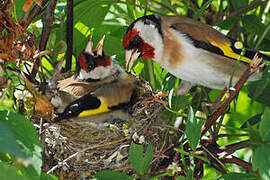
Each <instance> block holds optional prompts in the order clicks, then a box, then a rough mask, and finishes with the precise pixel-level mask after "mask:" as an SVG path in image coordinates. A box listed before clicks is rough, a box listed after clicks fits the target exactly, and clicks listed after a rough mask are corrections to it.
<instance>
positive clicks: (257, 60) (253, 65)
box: [201, 55, 262, 136]
mask: <svg viewBox="0 0 270 180" xmlns="http://www.w3.org/2000/svg"><path fill="white" fill-rule="evenodd" d="M261 61H262V59H261V58H258V56H257V55H256V56H255V57H254V58H253V60H252V62H251V63H250V65H249V67H248V69H247V70H246V71H245V72H244V74H243V75H242V77H241V78H240V79H239V81H238V82H237V83H236V85H235V86H234V90H232V91H230V94H229V97H228V98H227V99H226V101H225V102H224V103H223V104H222V106H221V107H220V108H218V109H217V111H215V112H214V114H213V115H212V116H211V117H210V118H209V119H208V120H207V121H206V123H205V124H204V126H203V128H202V133H201V136H203V135H204V134H205V133H206V131H207V130H208V129H209V128H210V127H211V126H212V125H213V124H214V123H215V122H216V120H217V119H218V118H219V117H220V115H222V114H223V113H224V112H225V110H226V109H227V108H228V106H229V105H230V103H231V102H232V100H233V99H234V98H235V97H236V95H237V94H238V93H239V91H240V89H241V88H242V87H243V85H244V83H245V82H246V81H247V80H248V78H249V76H250V75H252V74H253V73H254V72H255V71H256V70H257V69H258V68H259V64H260V63H261Z"/></svg>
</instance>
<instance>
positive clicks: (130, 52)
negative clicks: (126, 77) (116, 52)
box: [126, 49, 141, 71]
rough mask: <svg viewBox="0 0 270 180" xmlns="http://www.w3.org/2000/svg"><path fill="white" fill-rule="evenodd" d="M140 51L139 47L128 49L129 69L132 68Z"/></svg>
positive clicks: (127, 61) (127, 65)
mask: <svg viewBox="0 0 270 180" xmlns="http://www.w3.org/2000/svg"><path fill="white" fill-rule="evenodd" d="M140 54H141V53H140V51H139V50H138V49H132V50H126V68H127V69H128V71H130V70H131V68H132V66H133V64H134V62H135V61H136V59H137V58H138V57H139V56H140Z"/></svg>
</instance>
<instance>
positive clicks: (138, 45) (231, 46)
mask: <svg viewBox="0 0 270 180" xmlns="http://www.w3.org/2000/svg"><path fill="white" fill-rule="evenodd" d="M123 47H124V49H125V50H126V59H125V60H126V67H127V68H128V70H130V69H131V68H132V66H133V64H134V62H135V61H136V59H137V58H139V57H140V58H142V59H153V60H154V61H156V62H157V63H158V64H160V66H161V67H162V68H164V69H166V70H167V71H168V72H170V73H171V74H173V75H174V76H176V77H178V78H180V79H182V81H181V84H180V87H179V89H178V91H177V92H176V94H178V95H179V94H186V93H187V92H188V91H189V89H190V88H191V87H192V86H194V85H202V86H205V87H208V88H212V89H223V88H225V87H228V86H229V85H230V77H231V76H232V74H233V71H234V69H235V68H234V67H236V71H235V72H234V75H233V78H232V82H231V85H234V84H235V83H236V82H237V81H238V79H239V78H240V76H241V75H242V74H243V72H244V71H245V70H246V69H247V68H248V64H249V63H250V62H251V60H252V59H253V57H254V55H255V54H256V53H258V55H259V56H260V57H263V58H264V59H265V60H270V57H268V56H266V55H263V54H261V53H259V52H257V51H254V50H251V49H249V48H247V47H245V50H246V51H245V54H244V56H243V57H241V59H240V62H239V64H237V63H236V60H237V59H238V58H239V56H240V53H241V52H242V49H243V47H244V45H243V44H242V43H241V42H239V41H236V40H233V39H230V38H229V37H227V36H225V35H223V34H222V33H220V32H218V31H217V30H215V29H214V28H212V27H211V26H209V25H206V24H204V23H201V22H199V21H195V20H193V19H190V18H187V17H183V16H166V15H148V16H143V17H140V18H138V19H137V20H135V21H134V22H133V23H131V25H130V26H129V27H128V29H127V31H126V33H125V35H124V38H123ZM261 74H262V73H261V72H256V73H254V74H253V75H252V76H251V77H250V78H249V81H254V80H258V79H260V77H261Z"/></svg>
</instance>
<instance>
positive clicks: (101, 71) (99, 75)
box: [89, 65, 112, 79]
mask: <svg viewBox="0 0 270 180" xmlns="http://www.w3.org/2000/svg"><path fill="white" fill-rule="evenodd" d="M111 74H112V67H111V65H110V66H107V67H103V66H100V67H96V68H95V69H94V70H92V71H90V72H89V76H90V78H92V79H104V78H106V77H108V76H110V75H111Z"/></svg>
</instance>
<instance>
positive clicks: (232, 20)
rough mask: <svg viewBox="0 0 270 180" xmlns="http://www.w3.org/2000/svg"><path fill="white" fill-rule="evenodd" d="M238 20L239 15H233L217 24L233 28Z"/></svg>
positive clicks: (225, 27)
mask: <svg viewBox="0 0 270 180" xmlns="http://www.w3.org/2000/svg"><path fill="white" fill-rule="evenodd" d="M236 21H237V17H231V18H228V19H226V20H224V21H221V22H219V23H217V24H216V26H218V27H220V28H221V29H227V30H231V29H232V28H233V26H234V24H235V23H236Z"/></svg>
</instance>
